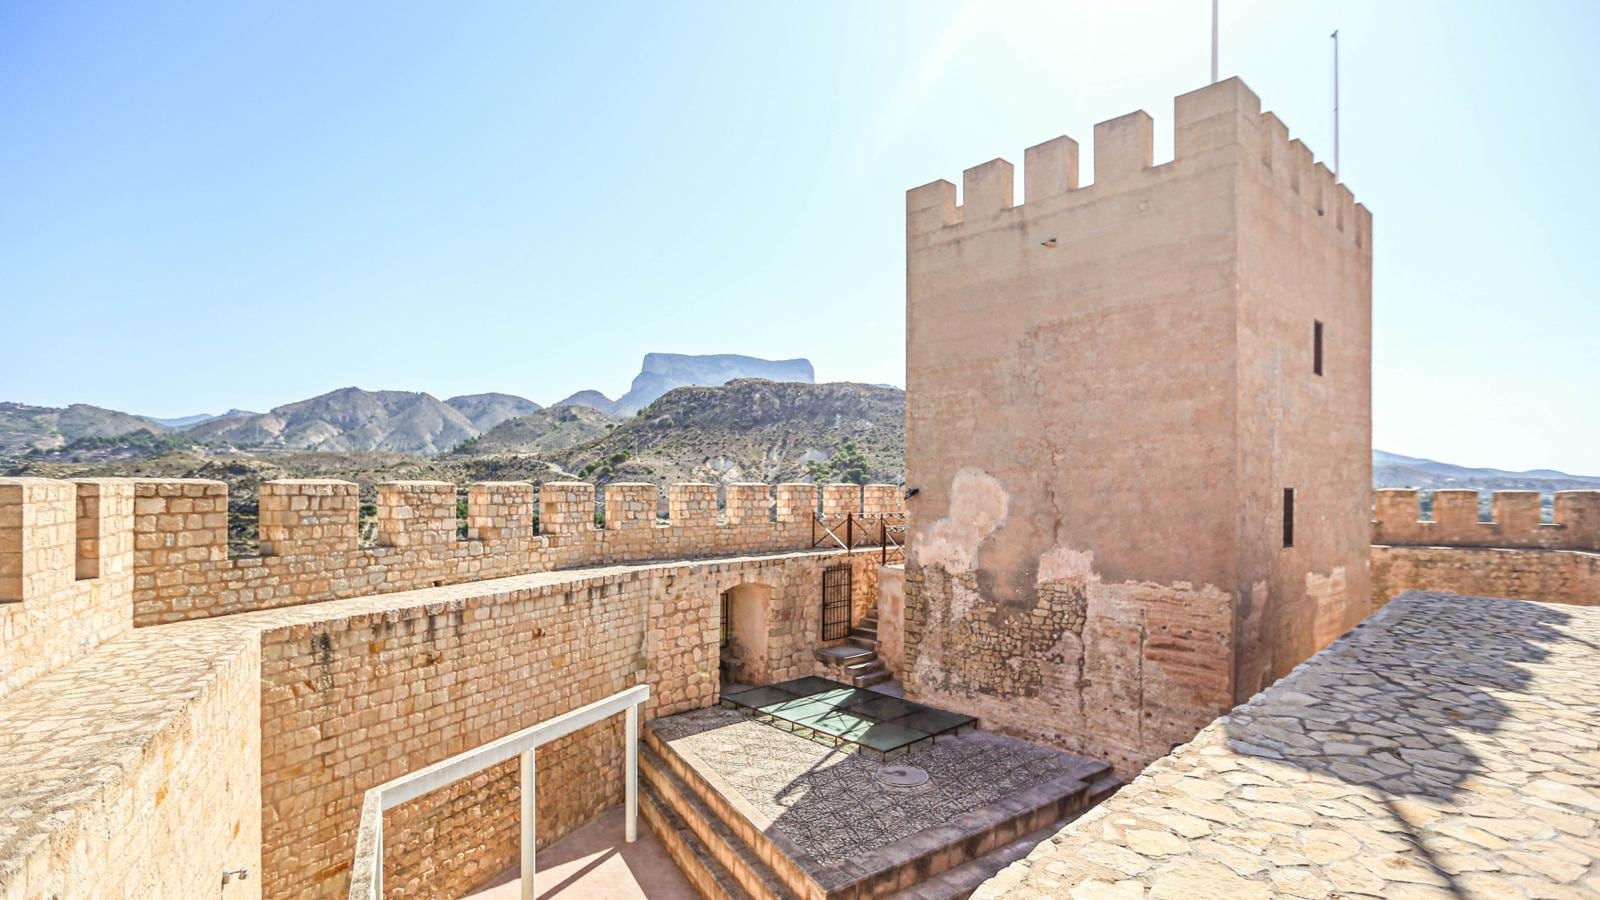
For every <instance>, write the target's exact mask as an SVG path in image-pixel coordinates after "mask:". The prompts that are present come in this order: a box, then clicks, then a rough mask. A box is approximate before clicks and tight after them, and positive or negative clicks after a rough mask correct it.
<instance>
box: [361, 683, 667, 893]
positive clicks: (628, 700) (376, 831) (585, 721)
mask: <svg viewBox="0 0 1600 900" xmlns="http://www.w3.org/2000/svg"><path fill="white" fill-rule="evenodd" d="M649 699H650V686H649V685H647V684H641V685H638V686H637V687H631V688H628V689H627V690H625V691H619V692H618V693H615V694H612V695H611V696H609V697H607V698H605V699H604V700H597V701H595V702H594V703H591V704H589V705H588V706H580V707H578V708H577V709H575V710H573V711H571V712H568V713H562V714H561V715H559V716H556V717H555V718H553V719H548V720H546V721H544V722H540V723H539V724H538V725H534V726H532V727H529V728H524V729H522V730H521V731H517V732H514V733H512V734H508V735H506V736H505V737H502V738H497V739H495V740H492V741H490V742H489V743H487V744H483V745H482V746H479V747H476V748H474V749H472V750H468V751H466V752H464V753H458V754H456V755H455V756H452V757H450V758H448V759H442V760H440V761H438V762H436V763H434V764H433V765H431V766H426V767H424V768H421V769H418V770H417V771H415V772H410V773H407V774H405V775H401V776H400V777H399V778H396V779H394V780H393V781H386V782H384V783H383V784H380V785H378V786H377V787H375V788H372V789H371V790H369V791H367V793H366V797H365V798H364V799H363V801H362V804H361V830H360V832H359V833H358V834H357V835H356V855H355V862H354V864H353V865H352V869H351V873H350V900H382V898H383V813H384V811H385V810H389V809H393V808H395V807H396V806H399V805H400V804H402V803H405V802H407V801H410V800H415V799H416V798H418V797H420V796H422V795H423V794H426V793H428V792H429V791H435V790H438V789H439V788H442V787H444V786H445V785H448V784H451V783H453V782H456V781H459V780H461V779H462V778H466V777H467V776H469V775H474V774H476V773H478V772H481V771H483V770H484V769H487V768H489V767H490V766H493V765H497V764H499V763H503V762H505V761H506V760H508V759H510V758H511V757H513V756H519V755H520V756H521V757H522V763H521V766H522V771H521V780H522V783H521V791H522V898H523V900H533V898H534V889H533V874H534V864H533V847H534V834H533V826H534V819H535V815H534V812H535V809H534V798H535V795H534V784H533V779H534V762H533V751H534V750H535V749H537V748H538V747H540V746H542V745H544V744H548V743H550V742H551V741H553V740H556V739H557V738H562V737H566V736H567V735H569V734H572V733H573V732H575V731H577V730H578V729H580V728H584V727H587V726H589V725H593V724H594V723H596V722H599V721H601V720H602V719H605V718H608V717H610V716H613V715H616V714H617V713H619V712H621V713H626V714H627V719H626V728H625V737H624V739H623V740H624V743H625V744H626V748H625V749H626V756H627V759H626V761H625V762H624V763H623V766H624V768H625V770H626V771H625V773H624V774H625V779H626V780H625V784H626V789H625V792H624V801H623V802H624V806H625V811H626V816H625V820H626V825H625V826H624V827H625V833H624V838H625V839H626V840H627V842H628V843H630V844H631V843H633V841H634V838H635V837H637V836H638V832H639V825H638V820H639V707H640V706H641V705H642V704H643V703H644V702H645V701H646V700H649Z"/></svg>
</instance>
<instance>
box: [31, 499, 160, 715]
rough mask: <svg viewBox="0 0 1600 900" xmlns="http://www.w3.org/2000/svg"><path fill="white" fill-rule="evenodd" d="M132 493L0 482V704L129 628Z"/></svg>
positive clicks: (130, 624) (131, 574)
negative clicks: (2, 699) (47, 673)
mask: <svg viewBox="0 0 1600 900" xmlns="http://www.w3.org/2000/svg"><path fill="white" fill-rule="evenodd" d="M132 524H133V485H132V484H129V483H127V482H120V481H117V480H115V479H93V480H86V481H80V482H77V483H76V484H74V483H72V482H64V481H52V480H49V479H44V478H7V479H0V698H3V697H5V696H6V695H7V694H9V693H11V692H12V691H15V690H16V689H18V688H20V687H21V686H22V685H24V684H26V683H27V682H28V681H30V680H32V679H34V678H36V677H38V676H40V675H43V674H45V673H46V672H49V671H51V670H52V669H55V668H57V667H59V666H62V665H65V664H66V663H68V662H70V661H72V660H73V659H75V658H77V657H79V656H81V655H83V654H84V653H87V652H88V651H90V650H92V649H94V648H95V647H96V646H98V645H100V644H101V643H103V642H104V641H107V640H110V639H111V638H114V637H116V636H117V635H119V634H123V633H125V632H126V631H128V629H130V628H131V627H132V625H133V618H132V607H131V605H130V604H129V602H128V597H129V595H130V594H131V592H132V589H133V541H132V532H131V528H132Z"/></svg>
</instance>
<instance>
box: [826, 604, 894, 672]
mask: <svg viewBox="0 0 1600 900" xmlns="http://www.w3.org/2000/svg"><path fill="white" fill-rule="evenodd" d="M816 657H817V659H818V660H820V661H821V662H823V663H824V664H826V665H828V666H831V667H834V668H837V669H840V670H842V671H843V673H844V677H845V678H846V679H847V680H848V681H849V682H850V683H851V684H853V685H855V686H856V687H858V688H866V687H872V686H873V685H875V684H882V683H883V682H885V681H888V680H890V679H891V678H893V677H894V675H893V673H891V672H890V671H889V669H888V667H887V666H885V665H884V663H883V660H882V659H879V658H878V611H877V610H876V609H874V610H873V611H872V612H871V613H869V614H868V615H867V617H866V618H865V619H862V620H861V621H860V622H858V623H856V626H855V627H854V628H851V629H850V636H849V638H847V639H846V640H845V643H843V644H840V645H839V646H837V647H823V648H822V649H820V650H818V651H817V653H816Z"/></svg>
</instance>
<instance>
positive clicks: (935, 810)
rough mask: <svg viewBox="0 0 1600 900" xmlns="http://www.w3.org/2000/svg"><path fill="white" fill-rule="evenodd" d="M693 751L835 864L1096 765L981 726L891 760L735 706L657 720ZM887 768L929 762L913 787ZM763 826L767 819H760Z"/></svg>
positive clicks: (670, 737) (662, 730)
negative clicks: (888, 778)
mask: <svg viewBox="0 0 1600 900" xmlns="http://www.w3.org/2000/svg"><path fill="white" fill-rule="evenodd" d="M651 727H652V728H654V729H655V730H656V733H657V734H659V735H660V736H661V737H662V738H663V739H665V740H666V741H667V742H668V743H670V744H671V745H672V747H673V749H675V750H678V751H679V752H682V751H683V750H685V749H687V750H688V751H690V752H691V753H693V754H694V756H695V757H697V758H698V759H699V760H700V762H701V763H702V764H704V765H705V766H708V767H710V768H711V769H712V770H713V771H714V772H716V773H717V774H718V775H720V776H721V777H722V778H723V779H724V780H725V781H726V782H727V784H728V785H729V786H730V787H732V788H733V789H734V790H736V791H738V792H739V794H740V796H742V797H743V798H744V799H745V800H746V801H748V802H749V803H750V804H751V805H752V806H753V807H754V808H755V810H756V812H757V813H758V814H759V815H760V816H762V817H764V818H765V819H766V820H767V821H768V822H770V823H771V824H772V826H773V827H776V828H778V829H780V830H781V831H782V832H783V833H784V834H785V835H787V836H788V837H789V839H790V840H792V841H794V843H795V844H796V845H797V846H799V847H800V849H802V850H804V851H806V852H807V853H808V854H810V855H811V856H812V857H813V858H814V859H815V861H816V862H818V863H820V864H823V865H831V864H833V863H837V862H841V861H843V860H846V859H850V858H852V857H854V856H856V855H858V854H860V853H861V852H863V851H869V850H873V849H876V848H878V847H882V846H885V845H887V844H890V843H893V842H894V841H897V840H899V839H901V838H903V837H907V836H909V835H912V834H915V833H916V832H918V831H921V830H922V829H924V828H928V827H930V826H933V825H945V824H949V823H950V821H951V820H952V819H954V818H955V817H957V816H959V815H961V814H962V813H964V812H967V811H969V810H973V809H977V808H978V807H980V806H984V805H985V804H988V803H992V802H993V801H995V800H997V799H1000V798H1002V797H1008V796H1011V795H1013V794H1018V793H1021V792H1023V791H1026V790H1027V789H1028V788H1031V787H1034V786H1035V785H1038V784H1040V783H1042V782H1045V781H1049V780H1050V779H1052V778H1059V777H1062V776H1073V777H1078V773H1080V772H1085V771H1089V770H1092V769H1094V768H1096V767H1097V764H1096V763H1094V762H1093V761H1092V760H1087V759H1084V758H1083V757H1080V756H1073V755H1072V754H1070V753H1063V752H1061V751H1058V750H1052V749H1050V748H1048V747H1041V746H1038V745H1036V744H1030V743H1027V742H1026V741H1018V740H1013V739H1011V738H1007V737H1002V736H1000V735H996V734H990V733H988V732H982V731H974V732H968V733H966V734H963V735H961V736H959V737H955V738H941V739H940V740H939V741H938V742H936V743H934V744H932V745H931V746H930V745H926V744H924V745H921V746H918V747H915V748H913V749H911V750H909V751H907V752H906V754H905V755H903V756H899V757H896V758H895V759H894V760H892V761H890V762H887V763H884V762H879V761H877V760H875V759H871V758H869V757H868V756H866V755H863V754H857V753H850V752H846V751H843V750H836V749H830V748H828V747H824V746H822V745H821V744H818V743H815V742H814V741H810V740H807V739H806V738H803V737H801V736H799V735H795V734H790V733H789V732H786V731H783V730H781V729H779V728H777V727H774V726H772V725H767V724H763V723H760V722H756V721H754V720H752V719H750V718H748V717H746V716H745V715H744V714H742V713H740V712H737V711H735V710H731V709H721V708H712V709H700V710H694V711H692V712H686V713H680V714H678V715H675V716H669V717H667V718H664V719H657V720H655V721H653V722H652V723H651ZM885 766H889V767H894V766H917V767H919V768H922V769H926V770H927V772H928V781H927V783H926V784H923V785H921V786H919V787H915V788H894V787H888V786H886V785H884V784H882V783H881V782H879V781H878V780H877V777H876V775H877V773H878V771H879V770H880V769H882V768H884V767H885ZM757 825H758V826H760V825H763V823H760V822H757Z"/></svg>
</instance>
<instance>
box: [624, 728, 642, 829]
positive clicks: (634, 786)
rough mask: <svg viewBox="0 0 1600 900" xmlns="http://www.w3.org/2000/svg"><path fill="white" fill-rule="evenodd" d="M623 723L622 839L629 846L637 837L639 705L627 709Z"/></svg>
mask: <svg viewBox="0 0 1600 900" xmlns="http://www.w3.org/2000/svg"><path fill="white" fill-rule="evenodd" d="M624 721H625V722H626V725H625V726H624V728H623V731H624V732H625V733H626V737H624V738H623V741H624V742H625V743H626V744H627V754H626V755H627V760H626V761H625V762H624V763H623V766H624V768H625V769H626V770H627V789H626V790H625V792H624V794H623V805H624V807H625V812H626V813H627V815H626V821H625V824H624V825H623V838H624V839H625V840H626V841H627V842H628V843H630V844H631V843H633V841H634V838H636V837H638V836H639V704H637V703H634V704H631V705H630V706H629V707H628V711H627V713H625V714H624Z"/></svg>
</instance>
